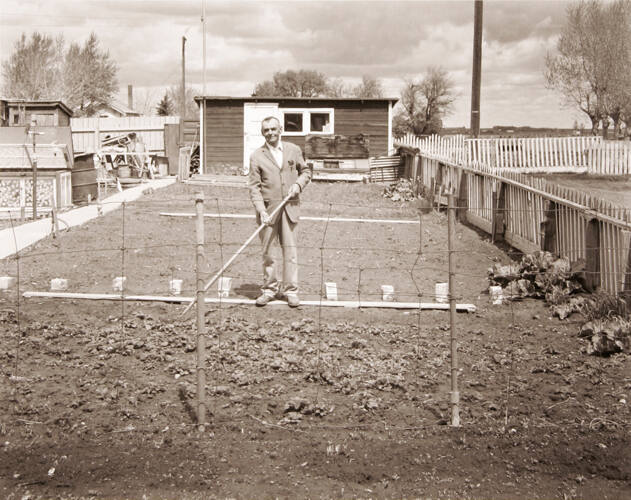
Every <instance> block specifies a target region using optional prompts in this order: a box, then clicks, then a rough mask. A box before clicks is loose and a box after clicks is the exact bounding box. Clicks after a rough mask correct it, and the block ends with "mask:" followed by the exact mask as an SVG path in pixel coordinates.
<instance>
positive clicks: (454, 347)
mask: <svg viewBox="0 0 631 500" xmlns="http://www.w3.org/2000/svg"><path fill="white" fill-rule="evenodd" d="M455 241H456V207H455V196H454V195H453V194H450V195H449V196H448V213H447V250H448V253H449V324H450V341H451V398H450V399H451V425H452V426H453V427H460V407H459V404H460V393H459V392H458V339H457V337H456V290H455V282H456V280H455V274H456V258H455V255H454V243H455Z"/></svg>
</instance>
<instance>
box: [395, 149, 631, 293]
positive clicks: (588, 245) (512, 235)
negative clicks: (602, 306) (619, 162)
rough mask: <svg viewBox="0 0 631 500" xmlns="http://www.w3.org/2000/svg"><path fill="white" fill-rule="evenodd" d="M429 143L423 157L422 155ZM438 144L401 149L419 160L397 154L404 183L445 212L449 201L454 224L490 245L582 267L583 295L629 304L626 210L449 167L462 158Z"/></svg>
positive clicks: (630, 234) (494, 171)
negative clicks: (621, 297)
mask: <svg viewBox="0 0 631 500" xmlns="http://www.w3.org/2000/svg"><path fill="white" fill-rule="evenodd" d="M428 143H429V144H431V145H432V149H430V151H431V152H430V153H426V152H425V150H424V149H422V147H426V146H427V144H428ZM439 143H440V141H437V140H434V141H433V142H429V141H428V142H425V143H423V142H420V143H419V142H418V141H414V142H413V143H412V144H410V143H409V142H408V144H406V145H407V146H408V147H411V148H418V149H419V150H420V152H415V151H414V150H407V151H406V150H404V149H402V150H401V155H402V162H403V167H402V170H401V171H402V172H403V176H404V177H407V178H410V179H412V180H413V181H415V183H416V185H417V188H418V189H419V190H423V191H424V193H425V195H426V196H427V197H428V198H429V199H430V200H431V201H432V203H433V204H436V205H441V204H446V202H447V197H446V195H447V194H455V195H456V198H457V200H458V215H459V217H461V219H462V220H466V221H467V222H468V223H470V224H472V225H474V226H476V227H478V228H480V229H482V230H483V231H485V232H487V233H489V234H490V235H491V236H492V239H493V240H494V241H505V242H506V243H508V244H510V245H511V246H513V247H514V248H517V249H519V250H521V251H522V252H525V253H532V252H534V251H536V250H547V251H550V252H552V253H554V254H556V255H559V256H565V257H568V258H569V259H570V261H572V262H576V261H578V262H583V263H584V270H585V276H586V280H587V283H588V286H589V288H590V289H597V288H601V289H603V290H606V291H608V292H610V293H613V294H619V293H622V292H624V294H625V296H627V297H628V296H631V251H630V242H631V212H630V211H629V210H628V209H625V208H623V207H619V206H616V205H614V204H613V203H610V202H608V201H606V200H602V199H599V198H597V197H595V196H591V195H590V194H588V193H585V192H583V191H580V190H576V189H570V188H565V187H562V186H559V185H558V184H555V183H553V182H549V181H546V180H545V179H542V178H541V177H534V176H532V175H530V174H525V173H522V172H515V171H511V170H510V169H507V168H498V167H497V166H495V165H494V166H489V165H486V164H483V163H477V162H472V163H471V164H468V162H462V161H461V162H456V161H450V160H448V159H447V158H454V157H458V158H462V152H461V151H458V152H455V153H454V152H449V151H447V152H446V154H443V153H442V152H444V151H445V150H444V149H442V146H441V145H440V144H439ZM568 144H569V142H568ZM418 145H420V146H421V147H418ZM443 145H444V144H443ZM467 158H468V156H467Z"/></svg>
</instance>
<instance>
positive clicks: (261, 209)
mask: <svg viewBox="0 0 631 500" xmlns="http://www.w3.org/2000/svg"><path fill="white" fill-rule="evenodd" d="M281 132H282V127H281V125H280V121H279V120H278V118H276V117H274V116H269V117H267V118H264V119H263V121H262V122H261V133H262V135H263V137H265V144H263V146H261V147H260V148H258V149H256V150H255V151H254V152H253V153H252V155H251V156H250V178H249V182H248V186H249V188H250V199H251V200H252V204H253V205H254V208H255V209H256V222H257V224H259V225H260V224H265V227H264V228H263V230H262V231H261V232H260V233H259V235H260V238H261V245H262V247H263V280H264V283H263V287H262V294H261V296H260V297H258V298H257V299H256V305H257V306H264V305H266V304H267V303H268V302H270V301H271V300H273V299H274V298H276V297H278V298H281V297H285V298H286V299H287V304H288V305H289V306H290V307H298V306H299V305H300V299H299V298H298V251H297V247H296V236H295V229H296V224H297V223H298V218H299V205H300V198H299V195H300V193H301V192H302V190H303V189H304V188H305V186H306V185H307V184H308V183H309V181H310V180H311V169H310V168H309V167H308V166H307V164H306V163H305V160H304V158H303V156H302V151H301V150H300V148H299V147H298V146H296V145H294V144H291V143H289V142H281V140H280V135H281ZM286 196H291V198H290V199H289V201H288V202H287V203H286V204H285V207H284V208H282V209H281V210H280V211H279V212H278V213H276V215H275V216H274V218H273V219H272V218H271V217H270V215H269V214H271V213H272V212H273V211H274V208H276V207H277V206H278V205H279V204H280V202H281V201H282V200H283V199H284V198H285V197H286ZM275 241H279V242H280V245H281V247H282V249H283V274H282V276H283V279H282V282H281V281H280V280H279V279H278V276H277V272H276V268H275V259H274V254H273V248H272V244H273V243H274V242H275Z"/></svg>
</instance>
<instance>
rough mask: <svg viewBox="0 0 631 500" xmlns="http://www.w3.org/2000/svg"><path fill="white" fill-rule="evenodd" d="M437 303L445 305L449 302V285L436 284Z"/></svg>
mask: <svg viewBox="0 0 631 500" xmlns="http://www.w3.org/2000/svg"><path fill="white" fill-rule="evenodd" d="M434 295H435V296H436V298H435V300H436V302H440V303H443V304H444V303H445V302H448V301H449V283H436V288H435V293H434Z"/></svg>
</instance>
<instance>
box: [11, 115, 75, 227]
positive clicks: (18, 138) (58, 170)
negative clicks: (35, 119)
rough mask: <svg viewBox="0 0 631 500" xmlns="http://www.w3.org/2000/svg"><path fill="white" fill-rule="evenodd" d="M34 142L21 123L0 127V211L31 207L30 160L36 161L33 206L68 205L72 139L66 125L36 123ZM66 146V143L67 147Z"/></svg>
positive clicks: (49, 207) (70, 190) (47, 207)
mask: <svg viewBox="0 0 631 500" xmlns="http://www.w3.org/2000/svg"><path fill="white" fill-rule="evenodd" d="M36 132H37V133H38V134H41V135H37V136H36V146H35V148H34V147H33V141H32V136H30V135H29V134H28V130H27V129H26V128H25V127H0V214H5V215H6V213H7V212H8V213H11V214H12V216H14V215H15V214H20V213H21V212H22V213H23V212H25V211H26V213H27V214H28V213H30V210H31V208H32V193H33V164H34V162H35V161H36V162H37V163H36V164H37V207H38V209H41V210H42V213H45V212H46V211H48V210H51V209H52V208H53V207H56V208H65V207H68V206H71V205H72V189H71V171H72V165H73V157H72V139H71V133H70V128H69V127H37V128H36ZM69 146H70V147H69Z"/></svg>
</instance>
